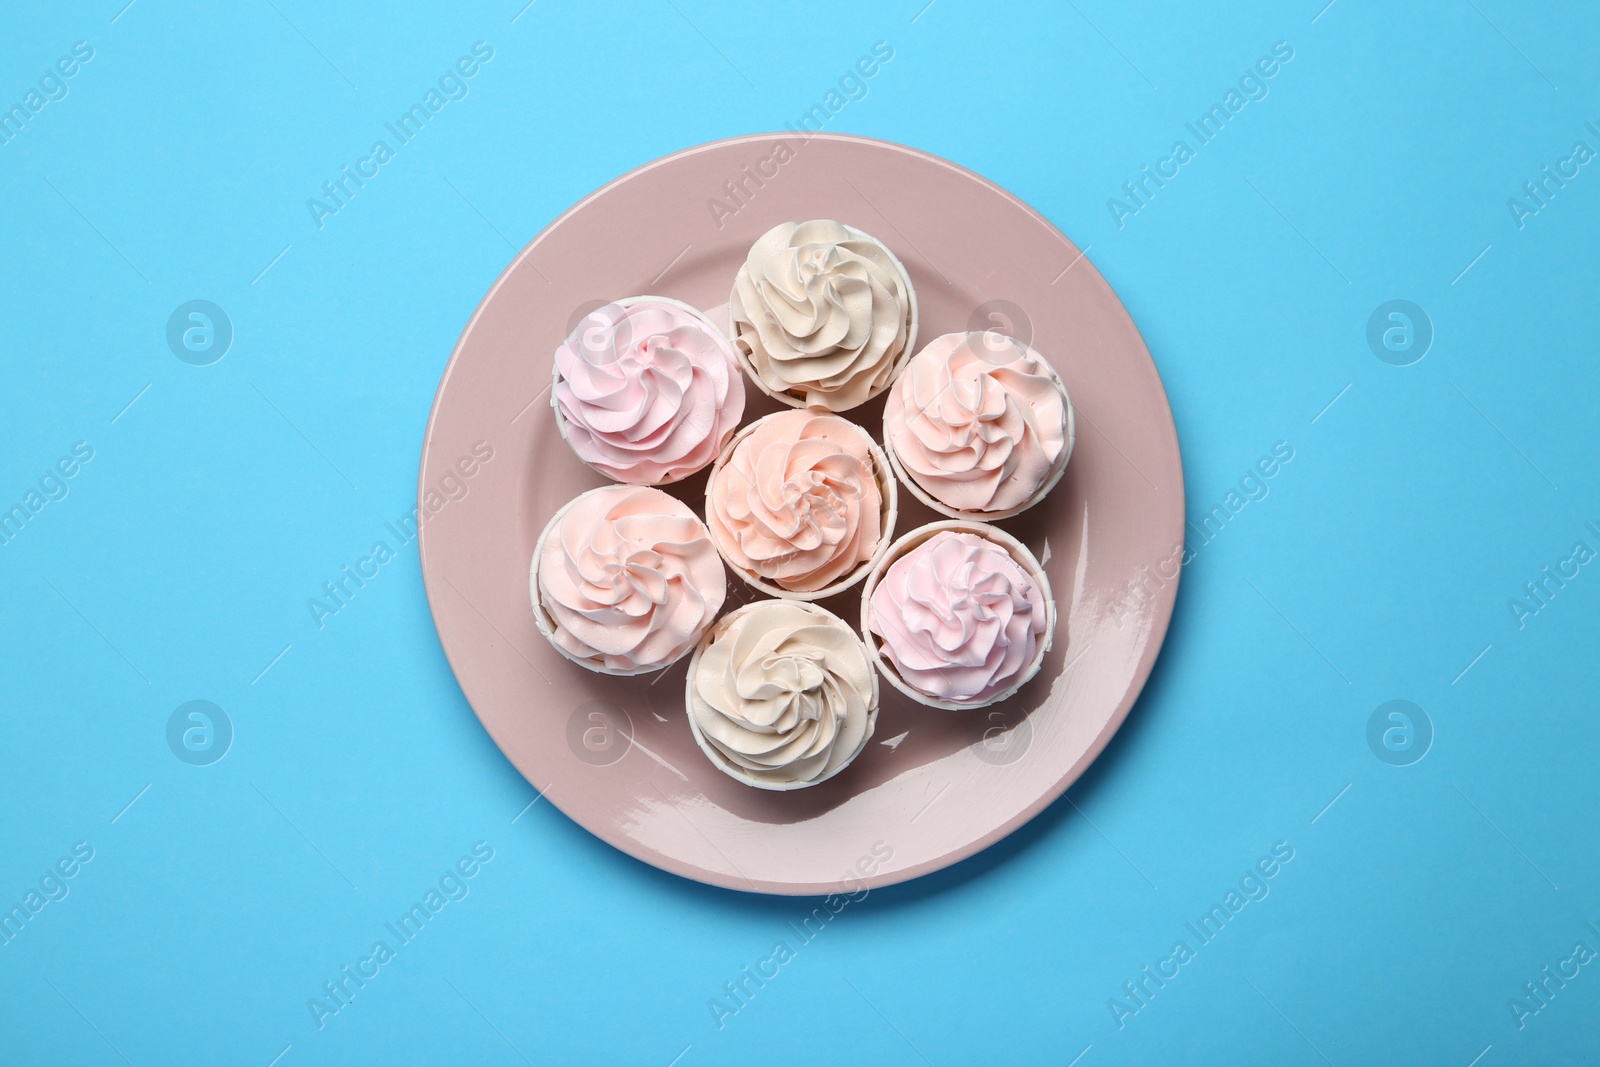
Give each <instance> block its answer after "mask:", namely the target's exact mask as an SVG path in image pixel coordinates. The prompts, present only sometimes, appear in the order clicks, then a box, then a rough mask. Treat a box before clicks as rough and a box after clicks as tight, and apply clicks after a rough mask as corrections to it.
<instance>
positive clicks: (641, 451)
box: [550, 296, 744, 485]
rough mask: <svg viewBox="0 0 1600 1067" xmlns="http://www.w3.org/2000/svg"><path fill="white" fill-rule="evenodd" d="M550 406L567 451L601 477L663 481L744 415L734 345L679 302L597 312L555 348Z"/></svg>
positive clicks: (636, 302)
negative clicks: (553, 411)
mask: <svg viewBox="0 0 1600 1067" xmlns="http://www.w3.org/2000/svg"><path fill="white" fill-rule="evenodd" d="M552 374H553V376H554V384H553V386H552V388H551V390H550V406H551V407H552V408H554V409H555V414H556V427H557V428H558V429H559V430H560V431H561V436H562V438H563V439H564V440H565V441H566V442H567V444H569V445H571V446H572V451H573V452H575V453H577V456H578V458H579V459H581V460H583V461H584V462H585V463H587V464H588V465H589V466H591V467H593V468H594V469H595V470H597V471H599V472H600V473H601V474H604V475H605V476H606V477H608V478H611V479H614V480H615V481H619V482H627V483H630V484H633V485H664V484H666V483H668V482H675V481H678V480H680V479H682V478H686V477H688V476H689V475H691V474H693V473H695V472H696V471H698V470H701V469H703V468H705V467H706V466H707V465H708V464H710V463H711V462H712V461H713V460H715V459H716V458H717V454H718V453H719V452H721V451H722V446H723V444H724V443H725V442H726V441H727V439H728V437H729V435H730V434H732V433H733V431H734V429H735V428H737V427H738V425H739V420H740V419H741V418H743V417H744V375H743V374H741V373H740V371H739V362H738V359H737V358H736V357H735V356H734V352H733V346H732V345H731V344H730V343H729V342H728V339H727V338H726V337H724V336H723V334H722V331H721V330H719V329H717V327H716V325H715V324H713V323H712V321H711V320H710V319H708V318H706V316H705V315H703V314H701V313H700V312H699V311H696V310H695V309H694V308H692V307H690V306H689V305H688V304H685V303H683V302H681V301H678V300H669V299H667V298H666V297H661V296H635V297H628V298H627V299H624V300H618V301H615V302H613V303H610V304H606V305H605V306H603V307H599V308H596V309H595V310H594V311H591V312H590V313H589V314H587V315H585V316H584V317H583V319H582V320H580V321H579V323H578V325H577V326H576V327H575V328H574V329H573V331H572V335H571V336H570V337H568V338H567V339H566V341H565V342H563V343H562V345H561V347H560V348H558V349H556V356H555V366H554V369H553V370H552Z"/></svg>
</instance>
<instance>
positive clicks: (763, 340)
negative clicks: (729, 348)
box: [728, 219, 917, 411]
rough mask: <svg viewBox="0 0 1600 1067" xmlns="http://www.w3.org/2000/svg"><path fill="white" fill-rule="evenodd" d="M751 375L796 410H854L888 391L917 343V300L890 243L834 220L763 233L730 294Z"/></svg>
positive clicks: (739, 340) (739, 346)
mask: <svg viewBox="0 0 1600 1067" xmlns="http://www.w3.org/2000/svg"><path fill="white" fill-rule="evenodd" d="M728 305H729V314H730V316H731V319H732V322H733V329H732V332H733V339H734V345H735V348H736V350H737V352H738V354H739V357H740V359H742V360H743V362H744V364H745V369H747V370H748V371H749V372H750V376H751V378H753V379H754V380H755V383H756V385H758V386H760V387H761V389H762V390H763V391H764V392H766V393H767V394H768V395H769V396H773V397H776V398H777V399H778V400H781V401H782V402H783V403H785V404H788V405H790V406H791V407H820V408H826V409H828V410H829V411H846V410H848V409H850V408H853V407H855V406H856V405H858V404H861V403H864V402H865V401H867V400H870V399H872V398H873V397H875V396H877V395H878V394H879V393H881V392H883V391H884V390H885V389H887V388H888V387H889V384H890V383H891V382H892V381H894V377H895V375H896V374H897V373H899V371H900V368H901V367H902V366H903V365H904V364H905V361H906V359H907V357H908V356H910V354H911V350H912V347H913V346H914V345H915V344H916V343H917V294H916V291H915V290H914V289H912V287H911V277H910V275H908V274H907V273H906V269H905V267H903V266H901V265H900V261H899V260H898V259H896V258H895V257H894V253H892V252H890V251H889V249H888V248H886V247H885V246H884V244H883V243H882V242H881V241H879V240H878V239H877V238H875V237H871V236H869V235H867V234H865V233H862V232H861V231H860V230H858V229H856V228H854V227H853V226H846V225H844V224H842V223H838V222H830V221H828V220H826V219H814V220H812V221H811V222H800V223H795V222H785V223H780V224H779V225H777V226H774V227H773V228H772V229H770V230H768V231H767V232H766V233H764V234H762V235H761V236H760V237H759V238H758V239H757V240H756V243H755V244H754V245H752V246H751V247H750V252H749V254H748V255H747V256H746V257H745V262H744V266H742V267H740V268H739V273H738V276H737V277H736V278H735V279H734V282H733V295H732V296H731V297H730V298H729V301H728Z"/></svg>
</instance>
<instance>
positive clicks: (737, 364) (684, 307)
mask: <svg viewBox="0 0 1600 1067" xmlns="http://www.w3.org/2000/svg"><path fill="white" fill-rule="evenodd" d="M646 301H649V302H651V303H658V304H670V305H671V306H673V307H675V308H677V309H678V310H680V311H686V312H688V313H689V314H691V315H693V316H694V317H695V318H697V319H699V320H700V322H701V323H703V324H704V325H705V328H706V329H707V330H709V331H711V334H712V335H713V336H714V337H716V338H718V339H719V340H720V341H722V343H723V344H725V345H727V346H728V349H729V350H730V351H731V352H732V353H733V357H734V358H733V366H732V367H731V368H730V369H731V370H732V371H735V372H743V371H744V369H745V365H744V360H743V359H742V358H741V357H740V354H739V346H738V345H737V344H735V343H734V342H733V341H732V340H731V339H730V338H729V337H728V334H727V331H725V330H723V329H722V327H720V326H718V325H717V324H716V323H715V322H713V321H712V319H711V317H710V316H709V315H707V314H706V313H705V312H703V311H701V310H700V309H699V308H697V307H694V306H693V305H690V304H685V303H684V302H683V301H682V300H674V299H672V297H670V296H625V297H623V298H622V299H621V300H613V301H611V303H613V304H615V305H617V306H618V307H620V308H630V307H633V306H634V305H635V304H642V303H645V302H646ZM584 318H588V316H587V315H585V316H584ZM582 325H583V321H582V319H580V320H579V322H578V326H582ZM577 334H578V327H577V326H575V327H573V330H572V332H571V333H569V334H567V336H566V338H565V339H564V340H563V341H562V344H569V343H571V341H572V340H573V338H575V337H576V336H577ZM734 377H737V378H740V379H741V380H740V382H739V388H743V387H744V382H743V380H742V379H743V378H748V377H749V375H748V374H742V373H738V374H735V375H734ZM565 380H566V379H565V378H563V377H562V376H561V368H560V366H558V365H557V364H556V362H555V361H554V360H551V362H550V410H551V411H553V412H555V417H556V431H557V432H558V433H560V434H561V440H563V441H565V442H566V443H567V447H568V448H571V447H572V442H571V440H570V439H569V438H568V437H567V417H566V415H565V414H563V413H562V411H561V402H560V401H559V400H557V399H556V386H558V385H560V384H561V383H562V382H564V381H565ZM735 429H736V427H733V426H730V427H729V428H728V430H727V432H726V433H724V434H723V435H722V440H721V441H718V442H717V449H716V451H717V453H718V454H720V453H721V451H722V446H723V445H725V444H727V442H728V438H729V437H730V436H732V434H733V432H734V430H735ZM572 454H573V455H574V456H575V457H577V460H578V462H579V463H582V464H583V465H584V466H585V467H588V468H589V469H590V470H592V471H594V472H595V473H596V474H598V475H600V476H601V477H602V478H606V479H608V480H610V481H613V482H616V483H617V484H618V485H645V486H650V487H652V488H658V487H660V486H663V485H671V484H673V483H674V482H681V481H683V480H684V479H685V478H692V477H694V476H695V475H696V474H699V473H700V472H701V471H703V470H705V469H706V467H707V466H710V463H705V464H702V465H700V466H698V467H696V468H695V469H694V470H692V471H687V472H685V473H683V474H680V475H678V476H677V477H676V478H666V479H663V480H662V481H659V482H630V481H626V480H624V479H622V478H618V477H617V476H616V475H615V474H612V473H611V472H610V471H608V470H603V469H601V468H599V467H596V466H595V465H594V464H593V463H590V462H589V461H588V460H586V459H584V458H583V457H582V456H579V455H578V453H577V451H576V450H575V449H574V450H573V453H572ZM713 462H714V459H713Z"/></svg>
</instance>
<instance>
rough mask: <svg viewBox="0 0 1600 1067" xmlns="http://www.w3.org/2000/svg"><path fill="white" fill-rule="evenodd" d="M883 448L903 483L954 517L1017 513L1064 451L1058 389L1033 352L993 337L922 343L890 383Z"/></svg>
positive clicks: (1063, 405) (1068, 419) (1065, 423)
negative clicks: (959, 514) (910, 483)
mask: <svg viewBox="0 0 1600 1067" xmlns="http://www.w3.org/2000/svg"><path fill="white" fill-rule="evenodd" d="M883 427H884V438H885V440H886V441H887V443H888V445H889V447H890V448H891V449H892V451H893V455H894V458H895V459H896V460H897V461H898V463H899V464H900V467H901V469H902V470H903V471H904V473H905V474H906V476H907V477H908V478H910V479H911V480H912V481H913V482H914V483H916V485H917V486H918V487H920V488H921V489H923V490H924V491H925V492H927V493H928V494H929V495H931V496H932V497H934V498H935V499H936V500H937V501H938V502H939V503H941V504H943V505H944V506H945V507H947V508H950V509H952V510H954V511H956V512H963V513H974V514H980V515H982V514H992V513H994V512H1011V513H1014V512H1016V511H1020V510H1021V509H1022V508H1025V507H1027V506H1029V505H1031V504H1033V503H1035V502H1036V498H1037V497H1038V496H1039V494H1040V493H1041V492H1042V491H1043V490H1044V489H1046V488H1047V487H1048V486H1049V485H1050V484H1051V481H1052V479H1054V478H1057V477H1059V476H1060V472H1061V470H1062V469H1063V468H1064V467H1065V466H1066V462H1067V457H1068V455H1069V454H1070V452H1071V449H1072V408H1071V405H1070V403H1069V402H1068V400H1067V394H1066V390H1065V388H1063V387H1062V385H1061V382H1060V379H1058V378H1057V377H1056V375H1055V373H1054V371H1052V370H1051V369H1050V366H1049V364H1047V363H1046V362H1045V361H1044V358H1043V357H1042V356H1040V355H1039V354H1038V353H1037V352H1035V351H1034V350H1033V349H1031V348H1029V347H1028V346H1027V345H1025V344H1023V343H1021V342H1020V341H1016V340H1014V339H1012V338H1010V337H1007V336H1005V335H1004V334H1001V333H995V332H993V331H983V332H981V333H947V334H945V335H944V336H942V337H936V338H934V339H933V340H932V341H929V342H928V344H927V346H926V347H924V348H923V349H922V351H921V352H918V353H917V355H916V356H915V357H914V358H913V359H912V360H911V362H910V364H908V365H907V367H906V370H905V373H904V374H902V375H901V376H900V379H899V380H898V381H897V382H895V385H894V388H893V389H892V390H891V391H890V394H889V400H888V403H887V404H885V406H884V411H883Z"/></svg>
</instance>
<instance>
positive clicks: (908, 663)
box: [868, 530, 1050, 704]
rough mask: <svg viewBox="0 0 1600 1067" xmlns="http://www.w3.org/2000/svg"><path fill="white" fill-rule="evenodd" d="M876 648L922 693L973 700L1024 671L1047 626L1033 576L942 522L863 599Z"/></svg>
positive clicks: (1046, 609) (984, 698) (986, 695)
mask: <svg viewBox="0 0 1600 1067" xmlns="http://www.w3.org/2000/svg"><path fill="white" fill-rule="evenodd" d="M868 611H869V614H870V616H871V621H872V631H873V632H874V633H875V634H877V636H878V638H879V639H880V645H879V652H880V654H881V655H883V656H884V658H886V659H887V660H889V662H890V663H892V664H893V665H894V668H895V671H896V672H897V673H898V674H899V675H900V679H901V681H903V682H905V683H906V684H907V685H909V686H911V688H913V689H915V690H917V691H918V692H920V693H923V694H926V695H927V696H930V697H934V698H936V699H939V700H948V701H951V702H953V703H962V704H978V703H983V702H986V701H988V700H989V699H990V698H992V697H994V696H996V695H998V694H999V693H1002V692H1004V691H1005V690H1006V689H1009V688H1010V687H1011V686H1013V685H1015V684H1016V683H1018V682H1020V681H1022V680H1023V678H1022V675H1023V673H1024V672H1025V671H1027V670H1028V669H1029V667H1030V666H1032V665H1033V660H1034V654H1035V653H1036V652H1037V651H1038V648H1039V642H1040V639H1041V638H1042V637H1043V635H1044V633H1045V631H1046V628H1047V627H1048V626H1049V618H1050V615H1049V606H1048V604H1047V603H1046V598H1045V594H1044V591H1043V590H1042V589H1041V588H1040V587H1039V583H1038V582H1037V581H1035V580H1034V578H1033V576H1032V575H1030V574H1028V573H1027V572H1026V571H1024V570H1023V569H1022V568H1021V567H1020V566H1018V565H1017V562H1016V560H1014V559H1013V558H1012V557H1011V554H1010V553H1009V552H1007V551H1006V550H1005V549H1003V548H1001V547H1000V546H999V545H997V544H995V543H994V542H992V541H988V540H985V539H984V538H982V537H979V536H978V535H977V534H971V533H962V532H958V531H955V530H941V531H940V532H939V533H936V534H934V535H933V536H932V537H930V538H928V539H927V540H926V541H924V542H922V543H921V544H920V545H917V546H916V547H915V548H913V549H911V551H909V552H907V553H906V554H905V555H903V556H901V557H900V558H899V559H897V560H895V561H894V562H893V563H892V564H890V566H889V569H888V570H887V571H885V572H884V575H883V578H882V579H881V580H880V581H879V582H878V584H877V586H876V587H875V588H874V589H873V590H872V598H871V600H870V601H869V602H868Z"/></svg>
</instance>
